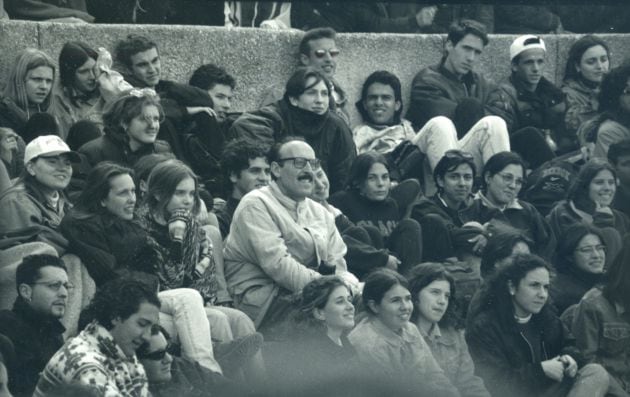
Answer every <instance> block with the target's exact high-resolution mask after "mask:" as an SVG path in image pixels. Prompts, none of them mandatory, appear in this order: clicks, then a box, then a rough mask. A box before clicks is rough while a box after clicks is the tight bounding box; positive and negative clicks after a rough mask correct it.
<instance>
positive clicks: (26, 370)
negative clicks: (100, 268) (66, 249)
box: [0, 255, 72, 396]
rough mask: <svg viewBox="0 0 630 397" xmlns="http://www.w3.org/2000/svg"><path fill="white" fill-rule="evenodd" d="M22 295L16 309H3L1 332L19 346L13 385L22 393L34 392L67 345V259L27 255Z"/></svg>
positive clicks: (18, 277)
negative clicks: (64, 319)
mask: <svg viewBox="0 0 630 397" xmlns="http://www.w3.org/2000/svg"><path fill="white" fill-rule="evenodd" d="M15 283H16V287H17V291H18V297H17V298H16V300H15V303H14V305H13V309H11V310H3V311H1V312H0V334H4V335H6V336H7V337H8V338H9V339H10V340H11V342H12V343H13V345H14V347H15V352H16V354H15V361H14V363H13V364H14V365H12V366H11V367H10V369H12V371H11V373H10V376H9V379H10V382H9V389H10V390H11V392H12V393H13V394H15V395H18V396H27V395H28V396H30V395H32V394H33V390H34V389H35V385H36V384H37V380H38V379H39V373H40V372H41V371H42V370H43V369H44V367H45V366H46V363H47V362H48V360H49V359H50V358H51V357H52V356H53V354H55V352H56V351H57V350H58V349H59V348H60V347H61V346H62V345H63V333H64V332H65V330H66V329H65V327H64V326H63V324H62V323H61V322H60V319H61V318H62V317H63V315H64V313H65V311H66V304H67V301H68V294H69V290H70V289H72V285H71V284H70V283H69V282H68V274H67V272H66V266H65V265H64V263H63V261H62V260H61V259H60V258H58V257H56V256H52V255H30V256H25V257H24V259H23V260H22V262H21V263H20V264H19V265H18V266H17V269H16V271H15Z"/></svg>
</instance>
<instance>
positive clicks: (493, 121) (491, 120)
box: [481, 116, 507, 135]
mask: <svg viewBox="0 0 630 397" xmlns="http://www.w3.org/2000/svg"><path fill="white" fill-rule="evenodd" d="M481 121H482V122H484V123H486V125H487V126H488V127H489V128H488V131H489V133H490V134H491V135H498V134H503V133H505V134H507V124H506V123H505V120H503V119H502V118H501V117H499V116H485V117H484V118H482V119H481Z"/></svg>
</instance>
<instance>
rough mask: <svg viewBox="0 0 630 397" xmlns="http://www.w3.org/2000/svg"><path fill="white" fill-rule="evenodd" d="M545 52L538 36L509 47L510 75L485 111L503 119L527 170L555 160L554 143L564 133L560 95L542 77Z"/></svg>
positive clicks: (515, 41)
mask: <svg viewBox="0 0 630 397" xmlns="http://www.w3.org/2000/svg"><path fill="white" fill-rule="evenodd" d="M546 52H547V49H546V47H545V42H544V41H543V40H542V39H541V38H540V37H538V36H534V35H524V36H520V37H518V38H516V40H514V42H512V45H510V60H511V63H512V74H511V75H510V76H509V77H508V78H507V80H506V81H505V82H503V83H502V84H501V86H500V87H501V89H500V90H498V91H495V92H494V93H493V95H492V96H491V98H490V105H489V109H490V111H491V112H492V113H493V114H496V115H497V116H500V117H501V118H503V119H504V120H505V122H506V123H507V126H508V130H509V132H510V142H511V144H512V148H513V149H514V151H516V152H517V153H519V154H520V155H521V156H522V157H523V159H525V160H526V161H527V162H528V163H529V165H530V168H537V167H538V166H539V165H541V164H542V163H544V162H545V161H548V160H551V159H552V158H554V157H555V154H554V151H555V150H556V144H555V142H552V140H554V139H555V141H559V140H560V139H561V138H562V136H563V134H564V131H565V126H564V113H565V110H566V104H565V103H564V94H563V93H562V91H561V90H560V88H558V87H556V86H554V85H553V83H551V82H550V81H549V80H547V79H546V78H545V77H544V76H543V72H544V69H545V58H546Z"/></svg>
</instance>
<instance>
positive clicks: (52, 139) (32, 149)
mask: <svg viewBox="0 0 630 397" xmlns="http://www.w3.org/2000/svg"><path fill="white" fill-rule="evenodd" d="M63 153H68V157H70V160H72V161H74V162H80V161H81V157H79V154H78V153H77V152H73V151H72V150H70V148H69V147H68V145H67V144H66V143H65V142H64V141H63V139H61V138H60V137H58V136H57V135H43V136H38V137H37V138H35V139H33V140H32V141H31V142H29V144H28V145H26V148H25V149H24V164H26V163H28V162H29V161H31V160H34V159H35V158H37V157H39V156H57V155H59V154H63Z"/></svg>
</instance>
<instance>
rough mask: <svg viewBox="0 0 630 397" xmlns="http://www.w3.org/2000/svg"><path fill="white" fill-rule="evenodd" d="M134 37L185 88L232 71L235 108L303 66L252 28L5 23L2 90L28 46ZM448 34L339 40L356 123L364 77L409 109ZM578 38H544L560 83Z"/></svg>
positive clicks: (505, 39)
mask: <svg viewBox="0 0 630 397" xmlns="http://www.w3.org/2000/svg"><path fill="white" fill-rule="evenodd" d="M129 33H136V34H143V35H147V36H149V37H151V38H153V40H154V41H155V42H156V43H158V46H159V50H160V55H161V60H162V75H163V78H165V79H170V80H175V81H179V82H187V81H188V78H189V77H190V75H191V73H192V71H193V70H195V68H196V67H197V66H199V65H201V64H203V63H208V62H212V63H215V64H217V65H219V66H222V67H224V68H226V69H227V70H228V71H229V72H230V73H231V74H233V75H234V76H235V77H236V79H237V88H236V97H235V101H234V110H237V111H246V110H250V109H254V108H256V107H257V106H258V105H259V103H260V100H261V94H262V92H263V90H264V89H265V88H267V87H269V86H271V85H276V84H278V83H284V82H285V81H286V80H287V78H288V77H289V76H290V75H291V73H292V71H293V70H294V69H295V67H296V66H297V64H298V62H297V59H298V44H299V42H300V39H301V37H302V34H303V32H301V31H296V30H288V31H270V30H263V29H252V28H231V29H228V28H221V27H208V26H172V25H105V24H103V25H73V24H60V23H49V22H27V21H2V22H0V85H2V83H3V80H4V79H5V78H6V72H7V70H8V66H9V64H10V63H11V62H12V61H13V58H14V57H15V55H16V54H17V53H18V52H19V51H20V50H22V49H24V48H26V47H36V48H40V49H42V50H44V51H46V52H47V53H49V54H50V55H51V56H53V58H57V57H58V55H59V51H60V50H61V47H62V46H63V44H64V43H65V42H66V41H69V40H81V41H84V42H86V43H87V44H88V45H90V46H92V47H94V48H97V47H106V48H108V49H110V50H111V49H112V48H113V46H114V44H115V43H116V41H118V40H120V39H123V38H124V37H125V36H127V35H128V34H129ZM514 37H515V36H511V35H491V37H490V43H489V44H488V46H487V47H486V49H485V51H484V53H483V55H482V62H481V66H480V70H481V71H483V72H484V73H486V74H487V75H489V76H492V77H493V78H494V79H495V80H497V81H500V80H502V79H503V78H505V76H507V75H508V74H509V72H510V65H509V55H508V53H509V51H508V49H509V46H510V43H511V42H512V40H513V39H514ZM602 37H603V38H604V40H606V42H608V43H609V45H610V48H611V51H612V63H613V66H616V65H619V64H620V63H621V62H622V60H623V59H625V58H626V57H627V56H628V55H630V46H628V36H627V35H602ZM445 38H446V36H445V35H417V34H374V33H344V34H339V35H338V38H337V45H338V47H339V49H340V50H341V54H340V55H339V57H338V59H337V62H338V66H337V76H336V77H337V80H338V81H339V83H340V84H341V85H342V86H343V87H344V89H345V90H346V91H347V92H348V94H349V102H350V103H349V105H348V106H349V107H350V110H351V117H352V118H353V120H354V121H358V114H357V112H356V111H355V108H354V102H356V100H357V99H358V97H359V95H360V93H361V85H362V83H363V81H364V80H365V78H366V77H367V76H368V75H369V74H370V73H372V72H373V71H375V70H379V69H384V70H389V71H391V72H393V73H395V74H396V75H398V77H399V78H400V79H401V81H402V84H403V95H404V100H403V102H404V103H405V104H407V102H408V98H409V92H410V89H411V87H410V84H411V80H412V79H413V77H414V75H415V74H416V73H417V72H418V71H419V70H420V69H422V68H423V67H425V66H427V65H431V64H434V63H437V62H438V61H439V60H440V57H441V55H442V48H443V44H444V40H445ZM578 38H579V36H577V35H548V36H544V39H545V42H546V45H547V53H548V58H547V64H548V68H547V72H546V75H547V77H548V78H549V79H550V80H552V81H555V82H556V83H558V84H559V83H560V82H561V79H562V75H563V74H564V68H565V62H566V56H567V52H568V50H569V48H570V46H571V44H572V43H573V42H574V41H575V40H577V39H578Z"/></svg>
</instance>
